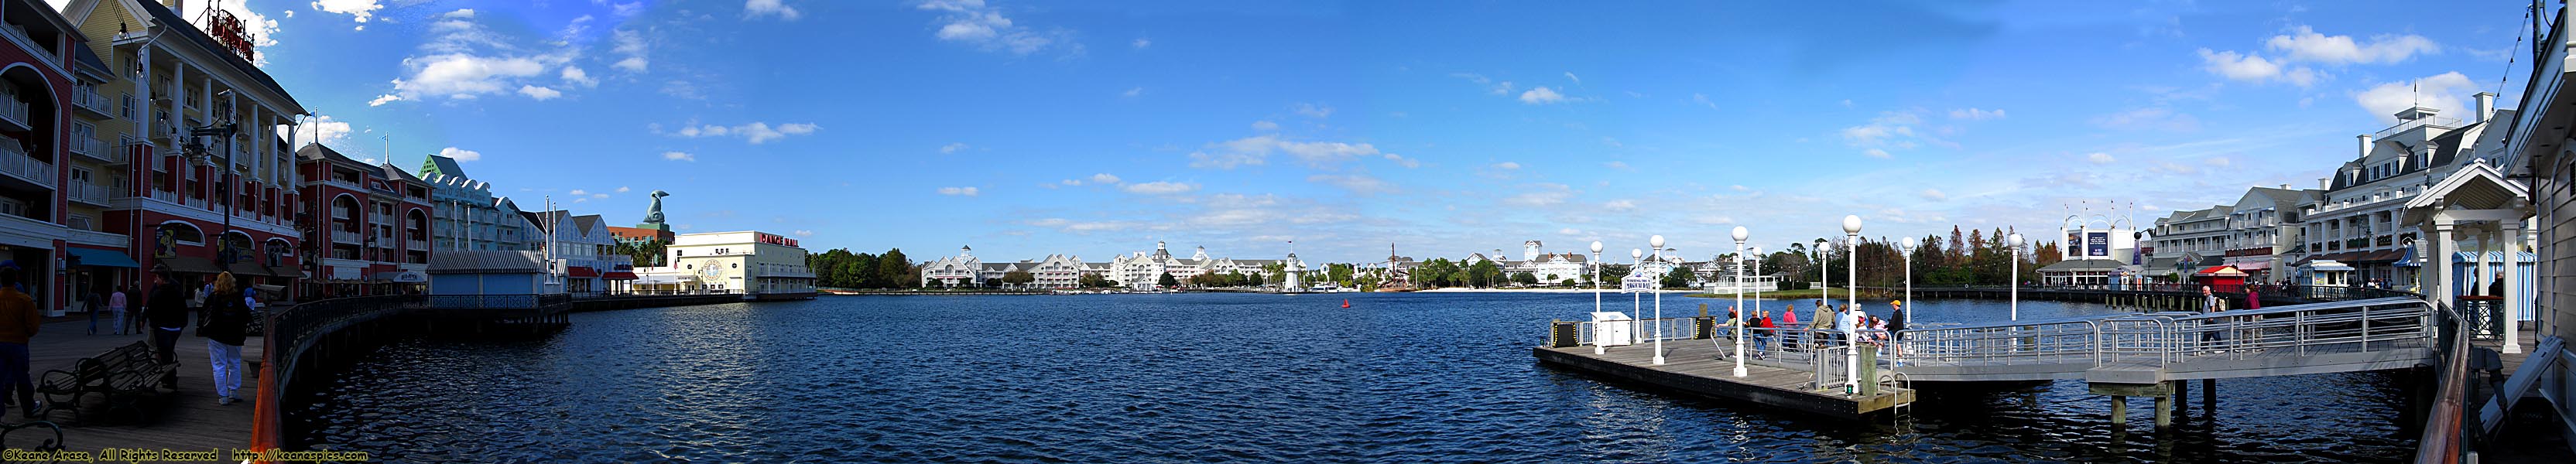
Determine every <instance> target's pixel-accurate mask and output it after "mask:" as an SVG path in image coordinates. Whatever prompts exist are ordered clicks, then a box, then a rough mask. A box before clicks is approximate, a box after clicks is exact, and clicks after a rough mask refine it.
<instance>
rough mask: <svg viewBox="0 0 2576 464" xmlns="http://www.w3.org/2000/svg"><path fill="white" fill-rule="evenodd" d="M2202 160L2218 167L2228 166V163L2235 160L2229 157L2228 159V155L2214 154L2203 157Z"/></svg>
mask: <svg viewBox="0 0 2576 464" xmlns="http://www.w3.org/2000/svg"><path fill="white" fill-rule="evenodd" d="M2200 162H2202V163H2208V164H2209V165H2210V166H2216V167H2222V168H2223V167H2227V165H2228V164H2229V163H2232V162H2234V160H2229V159H2227V157H2225V156H2212V157H2208V158H2201V159H2200Z"/></svg>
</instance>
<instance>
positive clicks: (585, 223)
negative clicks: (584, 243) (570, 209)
mask: <svg viewBox="0 0 2576 464" xmlns="http://www.w3.org/2000/svg"><path fill="white" fill-rule="evenodd" d="M599 222H600V221H599V215H597V214H585V215H580V216H573V217H572V226H573V227H576V228H580V229H581V231H582V232H583V233H584V234H585V235H587V234H588V233H589V232H590V231H595V230H600V229H599V226H600V224H599Z"/></svg>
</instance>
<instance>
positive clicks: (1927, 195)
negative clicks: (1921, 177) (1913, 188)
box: [1916, 189, 1950, 201]
mask: <svg viewBox="0 0 2576 464" xmlns="http://www.w3.org/2000/svg"><path fill="white" fill-rule="evenodd" d="M1916 195H1918V196H1922V197H1923V199H1925V200H1932V201H1943V200H1949V199H1950V194H1947V193H1941V189H1923V192H1922V193H1918V194H1916Z"/></svg>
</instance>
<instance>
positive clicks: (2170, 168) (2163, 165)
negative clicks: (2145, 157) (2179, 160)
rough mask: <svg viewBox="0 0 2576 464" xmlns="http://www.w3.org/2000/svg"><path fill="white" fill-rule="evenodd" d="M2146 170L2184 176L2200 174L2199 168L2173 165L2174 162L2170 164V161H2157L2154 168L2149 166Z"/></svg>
mask: <svg viewBox="0 0 2576 464" xmlns="http://www.w3.org/2000/svg"><path fill="white" fill-rule="evenodd" d="M2147 170H2148V171H2152V172H2160V173H2165V174H2186V175H2188V174H2199V173H2200V168H2195V167H2191V166H2190V165H2186V164H2176V163H2174V162H2172V161H2157V162H2156V165H2155V166H2150V167H2148V168H2147Z"/></svg>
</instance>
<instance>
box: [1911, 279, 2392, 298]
mask: <svg viewBox="0 0 2576 464" xmlns="http://www.w3.org/2000/svg"><path fill="white" fill-rule="evenodd" d="M2204 286H2205V287H2209V289H2210V290H2211V291H2212V292H2213V293H2219V294H2222V296H2227V297H2238V296H2242V295H2244V294H2245V292H2246V291H2247V290H2252V291H2254V292H2255V293H2257V294H2260V295H2262V298H2266V299H2270V298H2283V299H2294V300H2306V301H2350V300H2370V299H2379V298H2420V297H2422V296H2423V295H2419V294H2416V293H2413V292H2408V291H2404V290H2394V289H2385V288H2375V287H2354V286H2333V285H2273V284H2242V285H2226V284H2200V283H2119V284H2032V285H2023V286H2021V291H2025V292H2038V291H2101V292H2168V293H2200V289H2201V287H2204ZM2010 288H2011V287H2009V286H2004V285H1967V286H1949V287H1914V291H1915V292H1917V293H1921V292H1929V291H1945V290H2008V289H2010ZM1861 290H1863V291H1884V292H1896V291H1899V290H1900V289H1899V288H1897V287H1861Z"/></svg>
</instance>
